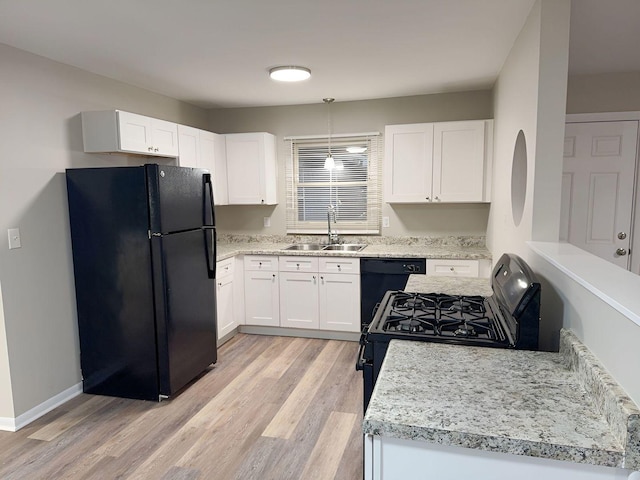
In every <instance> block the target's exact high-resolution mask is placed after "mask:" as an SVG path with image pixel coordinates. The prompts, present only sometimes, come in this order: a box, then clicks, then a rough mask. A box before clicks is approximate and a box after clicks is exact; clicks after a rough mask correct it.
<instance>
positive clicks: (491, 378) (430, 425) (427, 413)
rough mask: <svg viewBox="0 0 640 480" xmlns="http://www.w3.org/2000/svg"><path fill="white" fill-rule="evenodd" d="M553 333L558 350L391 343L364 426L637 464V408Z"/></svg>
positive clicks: (443, 440)
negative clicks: (558, 344)
mask: <svg viewBox="0 0 640 480" xmlns="http://www.w3.org/2000/svg"><path fill="white" fill-rule="evenodd" d="M561 337H562V339H561V343H562V346H561V352H562V353H560V354H559V353H551V352H531V351H522V350H520V351H516V350H502V349H491V348H481V347H461V346H456V345H445V344H437V343H422V342H409V341H400V340H393V341H392V342H391V344H390V346H389V350H388V352H387V355H386V358H385V361H384V364H383V367H382V370H381V373H380V376H379V377H378V381H377V383H376V387H375V389H374V392H373V396H372V398H371V403H370V404H369V408H368V409H367V412H366V415H365V418H364V423H363V431H364V433H365V434H373V435H380V436H387V437H395V438H403V439H410V440H418V441H424V442H429V443H436V444H442V445H453V446H460V447H467V448H474V449H480V450H488V451H495V452H504V453H511V454H515V455H527V456H532V457H542V458H550V459H557V460H567V461H573V462H578V463H588V464H594V465H602V466H609V467H620V468H628V469H632V470H637V469H640V410H638V407H637V406H635V404H633V402H632V401H631V400H630V399H629V398H628V397H627V396H626V395H625V394H624V392H623V391H622V390H621V389H620V388H619V387H618V386H617V385H616V383H615V381H614V380H613V379H612V378H611V377H610V376H609V375H608V374H607V373H606V372H605V371H604V370H603V369H602V367H599V365H598V362H597V359H595V357H594V356H593V355H592V354H591V353H590V352H589V351H588V350H587V349H586V348H585V347H584V346H583V345H582V344H581V343H580V342H579V341H578V340H577V339H576V337H575V336H574V335H573V334H571V333H570V332H567V331H563V332H562V335H561ZM443 365H448V366H451V365H454V366H455V368H453V369H451V368H442V366H443Z"/></svg>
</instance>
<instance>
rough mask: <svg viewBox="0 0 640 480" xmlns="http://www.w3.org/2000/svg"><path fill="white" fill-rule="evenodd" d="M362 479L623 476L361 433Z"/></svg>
mask: <svg viewBox="0 0 640 480" xmlns="http://www.w3.org/2000/svg"><path fill="white" fill-rule="evenodd" d="M364 451H365V453H364V457H365V460H364V478H365V480H397V479H402V480H430V479H434V480H436V479H437V480H459V479H467V478H468V479H471V478H472V479H474V480H512V479H514V478H517V479H519V480H539V479H545V480H627V479H629V480H630V479H631V478H634V475H635V474H634V473H633V472H631V471H630V470H625V469H621V468H610V467H601V466H595V465H585V464H580V463H574V462H567V461H560V460H551V459H547V458H535V457H527V456H524V455H511V454H507V453H499V452H487V451H484V450H476V449H469V448H463V447H453V446H449V445H438V444H433V443H427V442H421V441H417V440H404V439H397V438H391V437H379V436H372V435H365V436H364Z"/></svg>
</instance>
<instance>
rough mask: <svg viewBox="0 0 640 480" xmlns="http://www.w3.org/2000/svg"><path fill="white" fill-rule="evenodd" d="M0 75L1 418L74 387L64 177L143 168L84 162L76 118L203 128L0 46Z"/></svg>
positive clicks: (186, 110)
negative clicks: (111, 112)
mask: <svg viewBox="0 0 640 480" xmlns="http://www.w3.org/2000/svg"><path fill="white" fill-rule="evenodd" d="M0 65H2V74H1V75H0V105H1V108H0V130H1V131H2V143H1V146H0V148H1V152H2V153H1V156H2V160H1V162H0V227H1V228H0V232H5V233H2V234H1V235H0V284H1V285H2V295H3V297H2V303H3V306H4V330H5V334H6V340H7V345H8V348H7V354H6V356H5V355H3V348H2V346H0V392H2V393H1V395H2V396H1V397H0V418H2V417H17V416H19V415H21V414H22V413H24V412H26V411H28V410H29V409H31V408H33V407H35V406H37V405H39V404H40V403H42V402H44V401H45V400H48V399H49V398H51V397H53V396H54V395H56V394H58V393H60V392H62V391H64V390H66V389H68V388H70V387H72V386H73V385H75V384H77V383H78V382H80V380H81V378H80V371H79V351H78V344H77V342H78V339H77V326H76V312H75V294H74V283H73V272H72V260H71V245H70V238H69V225H68V223H69V220H68V214H67V200H66V186H65V179H64V170H65V168H69V167H86V166H107V165H114V166H115V165H127V164H141V163H144V159H140V158H135V157H131V158H127V157H124V156H119V155H89V154H85V153H83V152H82V131H81V124H80V116H79V113H80V112H81V111H83V110H100V109H113V108H118V109H122V110H128V111H132V112H135V113H140V114H144V115H149V116H153V117H156V118H162V119H166V120H170V121H175V122H179V123H183V124H187V125H193V126H196V127H206V126H207V123H208V118H207V113H206V111H204V110H202V109H199V108H197V107H194V106H191V105H188V104H185V103H181V102H178V101H176V100H173V99H170V98H167V97H163V96H160V95H157V94H154V93H151V92H148V91H145V90H141V89H139V88H134V87H131V86H129V85H125V84H122V83H119V82H115V81H113V80H109V79H107V78H104V77H100V76H97V75H93V74H91V73H88V72H85V71H82V70H79V69H76V68H73V67H70V66H66V65H62V64H60V63H56V62H53V61H50V60H47V59H44V58H42V57H38V56H36V55H32V54H29V53H26V52H23V51H20V50H17V49H14V48H11V47H8V46H5V45H0ZM12 227H19V228H20V232H21V234H22V248H21V249H16V250H8V244H7V234H6V231H7V229H8V228H12ZM2 330H3V329H2V328H0V343H2V341H3V339H2V335H1V334H2ZM7 357H8V364H9V369H10V377H9V375H7V365H6V358H7ZM8 382H10V385H8ZM9 387H10V388H9ZM6 392H12V398H9V396H8V395H7V394H6Z"/></svg>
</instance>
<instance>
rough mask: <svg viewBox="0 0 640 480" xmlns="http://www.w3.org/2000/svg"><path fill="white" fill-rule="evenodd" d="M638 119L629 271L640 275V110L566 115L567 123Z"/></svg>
mask: <svg viewBox="0 0 640 480" xmlns="http://www.w3.org/2000/svg"><path fill="white" fill-rule="evenodd" d="M628 120H631V121H637V122H638V136H637V137H636V139H637V140H636V165H635V174H634V179H633V198H634V202H633V206H632V210H631V232H629V234H630V235H631V242H630V246H631V255H630V256H631V264H630V265H629V271H631V272H633V273H635V274H638V275H640V179H639V178H638V177H639V176H640V175H639V174H638V171H639V169H640V164H639V161H638V160H639V157H640V111H638V112H603V113H568V114H567V115H566V116H565V124H566V123H589V122H621V121H628Z"/></svg>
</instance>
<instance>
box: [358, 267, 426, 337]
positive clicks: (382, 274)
mask: <svg viewBox="0 0 640 480" xmlns="http://www.w3.org/2000/svg"><path fill="white" fill-rule="evenodd" d="M425 272H426V260H425V259H424V258H361V259H360V325H361V326H362V328H363V329H364V328H365V326H366V325H368V324H369V323H370V322H371V320H372V319H373V313H374V310H375V307H376V305H378V304H379V303H380V300H382V297H384V294H385V293H386V292H387V291H388V290H404V288H405V287H406V285H407V280H409V275H424V274H425Z"/></svg>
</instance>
